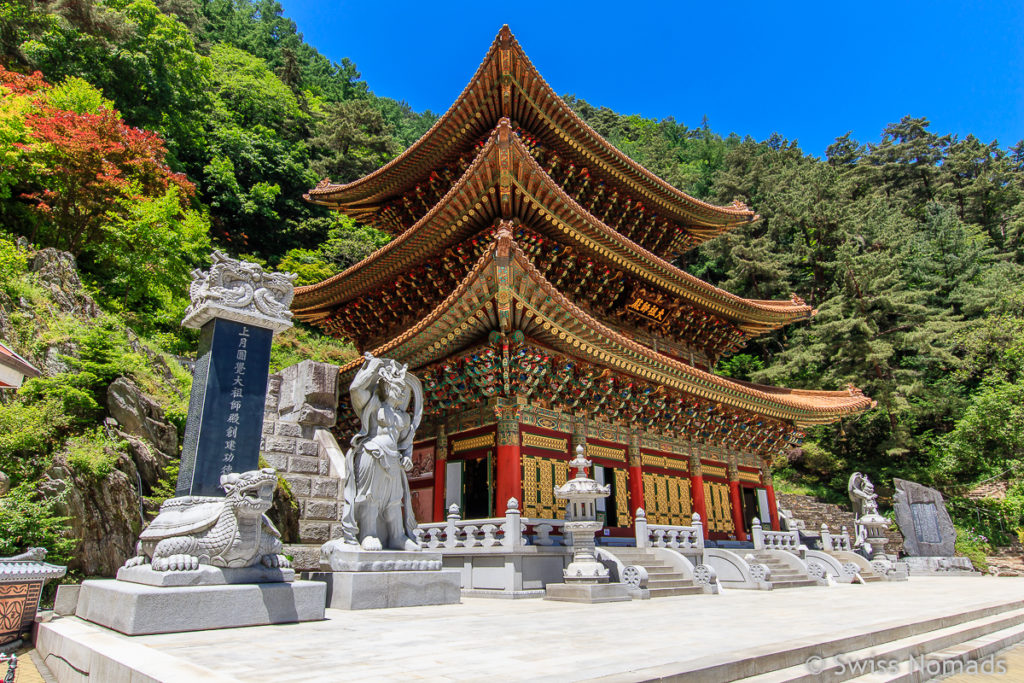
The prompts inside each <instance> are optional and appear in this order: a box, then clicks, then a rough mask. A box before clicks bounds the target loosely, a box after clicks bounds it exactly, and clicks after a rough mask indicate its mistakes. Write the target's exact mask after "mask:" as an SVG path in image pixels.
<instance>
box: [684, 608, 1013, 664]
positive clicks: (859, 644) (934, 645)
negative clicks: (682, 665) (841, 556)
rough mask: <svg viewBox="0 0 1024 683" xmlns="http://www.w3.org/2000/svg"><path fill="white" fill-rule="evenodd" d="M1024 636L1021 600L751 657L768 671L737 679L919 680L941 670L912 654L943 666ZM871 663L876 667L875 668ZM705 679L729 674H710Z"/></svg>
mask: <svg viewBox="0 0 1024 683" xmlns="http://www.w3.org/2000/svg"><path fill="white" fill-rule="evenodd" d="M1021 641H1024V601H1015V602H1012V603H1007V604H1006V605H991V606H988V607H984V608H978V609H975V610H968V611H966V612H964V613H961V614H958V615H948V616H945V617H938V618H933V619H926V620H923V621H919V622H915V623H911V624H903V625H900V626H896V627H892V628H888V629H880V630H878V631H875V632H871V633H865V634H862V635H859V636H854V637H851V638H845V639H840V640H835V641H831V642H828V643H822V644H819V645H818V646H812V647H801V648H794V649H792V650H788V651H784V652H775V653H773V654H769V655H764V656H762V657H757V658H756V659H755V661H752V662H750V665H751V670H752V671H761V672H763V673H759V674H757V675H752V676H749V677H747V678H742V677H737V680H742V681H745V682H747V683H783V682H785V683H791V682H795V681H804V682H807V683H810V682H811V681H848V680H852V681H856V682H857V683H883V682H884V683H896V682H899V683H918V682H921V681H926V680H931V679H933V678H934V677H935V675H936V674H934V673H929V672H928V670H927V669H926V670H924V671H921V670H919V669H917V667H914V666H912V665H911V662H910V659H911V658H912V657H913V658H914V659H915V661H916V662H917V663H920V658H921V657H922V656H923V657H924V658H925V661H926V662H927V661H936V662H939V666H940V667H941V662H946V661H948V662H954V661H957V660H959V661H965V660H971V659H978V658H980V657H986V656H988V655H990V654H993V653H995V652H997V651H999V650H1001V649H1003V648H1005V647H1008V646H1010V645H1013V644H1014V643H1018V642H1021ZM826 655H827V656H826ZM822 656H824V658H821V657H822ZM812 657H818V658H819V659H816V660H815V661H814V664H813V669H814V670H811V668H810V667H809V666H808V660H809V659H810V658H812ZM872 662H874V663H875V664H874V665H872ZM854 663H857V664H856V666H854ZM871 666H875V667H876V670H875V671H874V672H872V671H871V670H870V667H871ZM880 669H882V670H880ZM705 673H710V672H705ZM940 673H941V671H940ZM694 680H697V679H694ZM700 680H724V679H722V678H719V677H717V676H711V675H709V676H707V677H706V678H701V679H700ZM1007 680H1009V678H1007Z"/></svg>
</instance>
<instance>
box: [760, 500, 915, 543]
mask: <svg viewBox="0 0 1024 683" xmlns="http://www.w3.org/2000/svg"><path fill="white" fill-rule="evenodd" d="M777 495H778V501H779V507H780V508H782V509H783V510H789V511H790V512H791V513H792V515H793V516H794V517H796V518H797V519H802V520H803V521H804V524H805V525H806V527H805V529H804V531H805V532H806V533H810V534H817V533H818V532H819V531H820V530H821V525H822V523H825V524H827V525H828V528H829V531H831V532H832V533H835V534H838V533H839V532H840V530H841V529H842V528H843V527H844V526H845V527H846V529H847V531H849V532H850V538H851V539H852V538H854V537H855V536H856V533H857V532H856V530H855V529H854V520H855V515H854V514H853V512H852V511H851V510H850V509H849V508H845V507H843V506H841V505H834V504H832V503H823V502H821V501H820V500H818V499H817V498H812V497H811V496H801V495H797V494H793V493H780V494H777ZM886 536H887V537H888V539H889V541H888V543H886V545H885V551H886V552H887V553H898V552H900V551H902V550H903V534H901V533H900V531H899V529H898V528H896V525H895V524H893V525H892V526H891V527H890V528H889V530H888V531H887V532H886Z"/></svg>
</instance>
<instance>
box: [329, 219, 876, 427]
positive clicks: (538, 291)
mask: <svg viewBox="0 0 1024 683" xmlns="http://www.w3.org/2000/svg"><path fill="white" fill-rule="evenodd" d="M502 258H504V261H505V262H506V265H505V266H499V265H498V262H499V261H500V260H501V259H502ZM501 268H504V275H503V272H502V271H501ZM495 328H498V329H501V330H502V331H503V332H510V331H512V330H514V329H520V330H521V331H523V332H524V333H525V334H526V335H527V336H529V337H531V338H536V339H539V340H540V341H541V342H543V343H545V344H547V345H549V346H550V347H551V348H554V349H557V350H559V351H563V352H566V353H569V354H574V355H578V356H584V357H586V359H587V360H592V362H595V363H598V364H601V365H605V366H608V367H612V368H614V369H616V370H617V371H621V372H623V373H625V374H628V375H631V376H634V377H636V378H637V379H639V380H643V381H646V382H650V383H652V384H654V385H662V386H665V387H667V388H669V389H673V390H678V391H681V392H685V393H687V394H689V395H692V396H695V397H698V398H701V399H705V400H711V401H716V402H720V403H721V404H724V405H727V406H729V407H731V408H733V409H737V410H743V411H750V412H753V413H757V414H761V415H766V416H770V417H773V418H777V419H782V420H787V421H790V422H791V423H793V424H795V425H797V426H800V427H807V426H811V425H815V424H827V423H830V422H834V421H835V420H838V419H840V418H842V417H844V416H846V415H852V414H856V413H859V412H862V411H864V410H867V409H869V408H872V407H874V405H875V402H874V401H873V400H872V399H870V398H869V397H867V396H864V394H863V393H862V392H861V391H859V390H858V389H856V388H854V387H849V388H848V389H847V390H844V391H812V390H800V389H787V388H783V387H772V386H765V385H759V384H753V383H749V382H738V381H735V380H732V379H728V378H724V377H719V376H717V375H715V374H713V373H710V372H705V371H703V370H700V369H699V368H695V367H692V366H690V365H687V364H685V363H682V362H679V361H677V360H675V359H673V358H670V357H668V356H665V355H663V354H660V353H658V352H657V351H655V350H653V349H651V348H648V347H646V346H644V345H642V344H639V343H637V342H636V341H634V340H632V339H629V338H627V337H625V336H624V335H622V334H621V333H619V332H617V331H615V330H613V329H611V328H609V327H608V326H606V325H604V324H602V323H601V322H599V321H597V320H596V319H594V318H593V317H591V316H590V315H589V314H588V313H587V312H586V311H584V310H582V309H581V308H579V307H578V306H576V305H575V304H574V303H573V302H572V301H570V300H569V299H568V298H567V297H566V296H565V295H564V294H563V293H562V292H560V291H558V289H557V288H556V287H555V286H554V285H552V283H550V282H549V281H547V280H546V279H545V278H544V277H543V275H541V274H540V273H539V272H538V271H537V269H536V268H535V267H534V266H533V264H532V263H531V262H530V260H529V259H528V258H527V256H526V255H525V254H524V253H523V252H522V251H521V250H520V249H519V248H518V246H517V245H516V244H515V243H514V242H513V240H512V233H511V230H510V229H509V228H508V227H507V226H505V227H503V228H502V229H500V230H499V231H498V233H497V235H496V238H495V240H494V245H493V247H492V248H490V249H487V250H486V251H485V253H484V254H483V255H482V256H481V257H480V259H479V260H478V261H477V263H476V265H475V266H474V267H473V269H472V270H471V272H470V273H469V274H468V275H467V276H466V277H465V278H464V279H463V281H462V282H461V283H460V284H459V286H458V287H457V288H456V289H455V291H453V292H452V293H451V294H450V295H449V296H448V297H447V298H446V299H445V300H444V301H443V302H441V304H439V305H438V306H437V307H436V308H435V309H434V310H433V311H432V312H431V313H430V314H429V315H427V316H425V317H424V318H423V319H422V320H420V321H419V322H417V323H416V324H415V325H413V326H412V327H410V328H409V329H407V330H406V331H405V332H403V333H402V334H400V335H398V336H396V337H395V338H394V339H392V340H391V341H389V342H387V343H385V344H382V345H380V346H379V347H377V348H376V349H374V351H373V353H374V354H375V355H378V356H381V355H383V356H388V357H392V358H396V359H397V360H400V361H401V362H405V363H408V364H409V365H410V367H412V368H414V369H415V368H421V367H423V366H425V365H428V364H429V363H432V362H434V361H437V360H438V359H441V358H445V357H447V356H449V355H451V354H452V353H454V352H455V351H458V350H460V349H465V348H467V347H469V346H471V345H472V344H473V343H475V342H477V341H479V340H480V339H481V338H486V336H487V334H488V333H489V331H491V330H494V329H495ZM361 363H362V360H361V359H358V360H355V361H352V362H351V363H349V364H348V365H345V366H343V367H342V368H341V370H340V372H341V375H342V378H343V380H344V379H349V378H350V375H352V373H354V372H355V370H356V369H357V368H358V367H359V365H360V364H361Z"/></svg>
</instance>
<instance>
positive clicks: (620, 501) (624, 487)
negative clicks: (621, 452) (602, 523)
mask: <svg viewBox="0 0 1024 683" xmlns="http://www.w3.org/2000/svg"><path fill="white" fill-rule="evenodd" d="M615 516H616V517H617V518H618V522H619V526H630V525H631V524H632V523H633V517H632V515H630V514H629V474H628V473H627V472H626V470H615Z"/></svg>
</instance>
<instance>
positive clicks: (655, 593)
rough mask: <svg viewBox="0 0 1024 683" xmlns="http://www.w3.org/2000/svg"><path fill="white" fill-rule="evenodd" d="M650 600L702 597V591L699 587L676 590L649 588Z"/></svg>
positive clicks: (683, 587) (684, 587) (685, 587)
mask: <svg viewBox="0 0 1024 683" xmlns="http://www.w3.org/2000/svg"><path fill="white" fill-rule="evenodd" d="M650 591H651V597H652V598H671V597H673V596H676V595H702V594H703V593H704V589H702V588H700V587H699V586H679V587H678V588H651V589H650Z"/></svg>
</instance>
